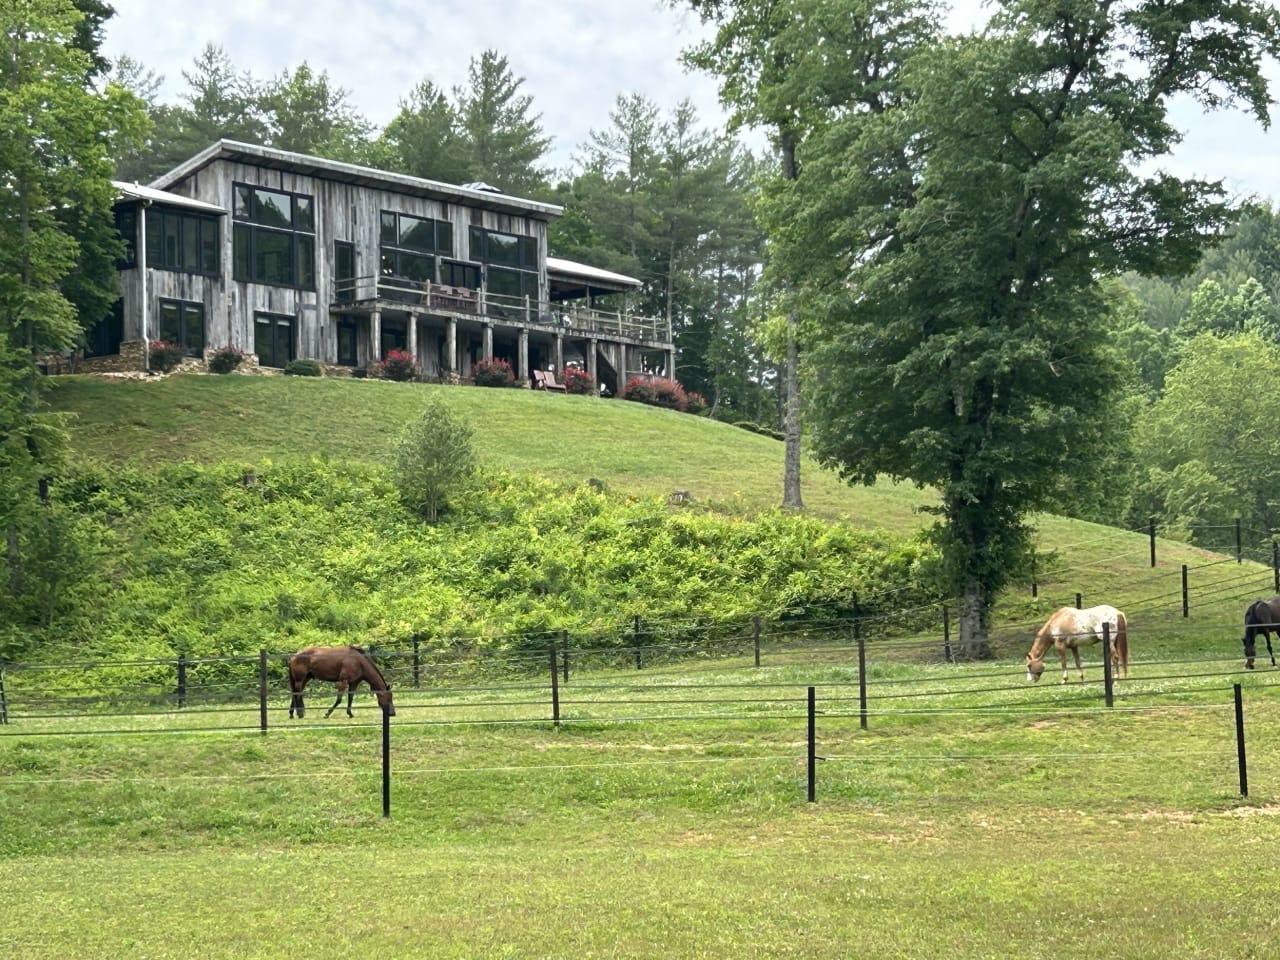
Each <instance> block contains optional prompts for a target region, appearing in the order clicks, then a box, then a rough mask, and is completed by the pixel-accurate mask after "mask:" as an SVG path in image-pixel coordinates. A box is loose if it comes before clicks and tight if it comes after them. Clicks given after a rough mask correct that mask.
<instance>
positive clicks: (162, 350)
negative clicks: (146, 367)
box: [148, 340, 182, 373]
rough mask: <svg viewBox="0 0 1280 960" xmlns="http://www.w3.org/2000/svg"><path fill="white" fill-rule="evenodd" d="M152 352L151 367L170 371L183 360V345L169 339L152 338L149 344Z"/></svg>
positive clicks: (164, 371)
mask: <svg viewBox="0 0 1280 960" xmlns="http://www.w3.org/2000/svg"><path fill="white" fill-rule="evenodd" d="M148 349H149V351H150V354H151V369H152V370H159V371H160V372H161V373H168V372H169V371H170V370H172V369H173V368H174V367H176V366H177V365H178V364H180V363H181V362H182V347H180V346H178V344H176V343H170V342H169V341H168V340H152V341H151V343H150V344H149V345H148Z"/></svg>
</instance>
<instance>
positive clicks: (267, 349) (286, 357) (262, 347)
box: [253, 313, 293, 367]
mask: <svg viewBox="0 0 1280 960" xmlns="http://www.w3.org/2000/svg"><path fill="white" fill-rule="evenodd" d="M253 352H254V353H256V354H257V355H258V364H259V366H263V367H283V366H285V365H287V364H288V363H289V361H290V360H292V359H293V317H288V316H284V315H282V314H278V313H255V314H254V315H253Z"/></svg>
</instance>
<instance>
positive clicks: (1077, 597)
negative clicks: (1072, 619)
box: [1076, 593, 1083, 610]
mask: <svg viewBox="0 0 1280 960" xmlns="http://www.w3.org/2000/svg"><path fill="white" fill-rule="evenodd" d="M1082 599H1083V598H1082V597H1081V596H1080V594H1078V593H1077V594H1076V609H1077V610H1081V609H1083V607H1082V606H1081V600H1082Z"/></svg>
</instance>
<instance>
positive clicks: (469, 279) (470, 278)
mask: <svg viewBox="0 0 1280 960" xmlns="http://www.w3.org/2000/svg"><path fill="white" fill-rule="evenodd" d="M440 282H441V283H447V284H449V285H450V286H454V287H466V288H468V289H469V290H477V289H479V287H480V268H479V267H478V266H476V265H475V264H474V263H462V262H461V261H458V260H441V261H440Z"/></svg>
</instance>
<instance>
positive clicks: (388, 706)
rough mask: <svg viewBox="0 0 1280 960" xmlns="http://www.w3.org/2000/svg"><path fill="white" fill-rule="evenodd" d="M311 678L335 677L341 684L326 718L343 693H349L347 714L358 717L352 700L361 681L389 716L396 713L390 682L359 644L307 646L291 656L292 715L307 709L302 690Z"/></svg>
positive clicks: (299, 714)
mask: <svg viewBox="0 0 1280 960" xmlns="http://www.w3.org/2000/svg"><path fill="white" fill-rule="evenodd" d="M312 677H315V679H317V680H332V681H334V682H336V683H337V684H338V699H336V700H334V701H333V706H332V707H330V708H329V709H328V710H326V711H325V713H324V715H325V717H326V718H327V717H328V716H329V714H331V713H333V711H334V708H335V707H337V706H338V704H339V703H341V702H342V695H343V694H344V693H345V694H346V695H347V716H348V717H353V716H355V714H353V713H352V712H351V700H352V698H353V697H354V696H355V690H356V687H358V686H359V685H360V682H361V681H364V682H366V683H368V684H369V689H370V690H372V691H373V692H374V695H375V696H376V697H377V698H378V705H379V706H380V707H382V709H383V710H385V711H386V713H387V716H389V717H394V716H395V715H396V708H395V704H393V703H392V702H391V688H390V687H389V686H387V681H386V680H385V679H383V676H382V673H381V671H379V670H378V668H377V667H376V666H374V664H373V661H372V660H370V659H369V655H368V654H367V653H365V652H364V651H363V650H361V649H360V648H359V647H307V648H306V649H304V650H299V651H298V652H297V653H295V654H294V655H293V656H292V657H290V658H289V689H290V691H292V693H293V697H292V699H291V700H290V701H289V716H290V717H292V716H293V715H294V713H295V711H296V712H297V716H298V719H299V720H301V719H302V716H303V714H304V713H305V712H306V707H305V706H304V705H303V703H302V691H303V690H304V689H306V686H307V681H308V680H310V679H311V678H312Z"/></svg>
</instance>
